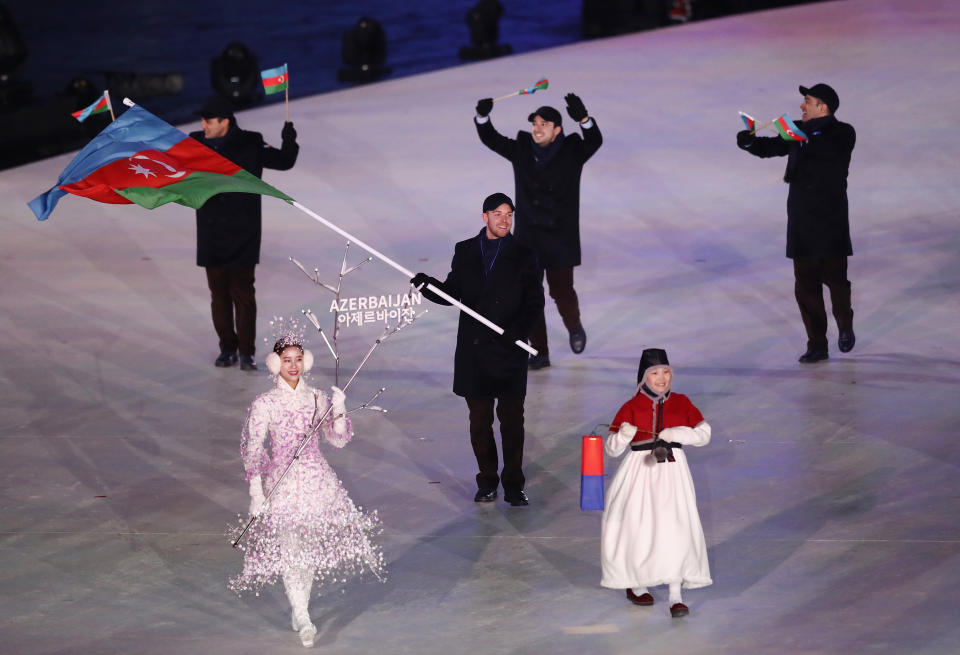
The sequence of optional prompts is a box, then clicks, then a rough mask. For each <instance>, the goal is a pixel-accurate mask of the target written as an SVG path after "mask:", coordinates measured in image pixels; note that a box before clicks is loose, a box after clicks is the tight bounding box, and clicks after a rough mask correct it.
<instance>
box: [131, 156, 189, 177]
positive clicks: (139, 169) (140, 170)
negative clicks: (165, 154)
mask: <svg viewBox="0 0 960 655" xmlns="http://www.w3.org/2000/svg"><path fill="white" fill-rule="evenodd" d="M130 159H146V160H147V161H152V162H153V163H155V164H159V165H160V166H163V167H164V168H165V169H167V170H168V171H169V172H170V174H169V175H167V176H166V177H170V178H173V179H177V178H180V177H183V176H184V175H186V174H187V171H180V170H177V169H176V168H174V167H173V166H171V165H170V164H167V163H164V162H162V161H159V160H156V159H152V158H150V157H147V156H146V155H134V156H133V157H131V158H130ZM130 170H131V171H133V172H134V173H135V174H137V175H141V174H142V175H143V176H144V177H145V178H149V177H150V176H151V175H156V172H155V171H152V170H150V169H149V168H147V167H145V166H141V165H140V164H137V163H134V164H133V165H132V166H130Z"/></svg>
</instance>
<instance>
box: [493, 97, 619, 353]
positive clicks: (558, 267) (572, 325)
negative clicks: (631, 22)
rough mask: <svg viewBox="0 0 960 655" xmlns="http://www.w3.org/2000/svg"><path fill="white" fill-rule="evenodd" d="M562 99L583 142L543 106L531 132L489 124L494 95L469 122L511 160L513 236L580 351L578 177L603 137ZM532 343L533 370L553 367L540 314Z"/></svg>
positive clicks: (582, 110) (579, 108) (583, 338)
mask: <svg viewBox="0 0 960 655" xmlns="http://www.w3.org/2000/svg"><path fill="white" fill-rule="evenodd" d="M566 101H567V114H569V115H570V118H572V119H573V120H575V121H576V122H577V123H579V124H580V129H581V130H582V131H583V138H582V139H581V138H580V136H579V135H578V134H568V135H565V134H564V133H563V125H562V122H563V118H562V117H561V116H560V112H558V111H557V110H556V109H554V108H553V107H540V108H539V109H537V110H536V111H535V112H533V113H532V114H530V116H529V117H528V119H529V121H530V123H531V131H530V132H523V131H521V132H517V138H516V139H510V138H507V137H505V136H503V135H502V134H500V133H499V132H497V131H496V130H495V129H494V127H493V123H492V122H491V121H490V117H489V114H490V112H491V110H492V109H493V100H492V99H491V98H484V99H483V100H480V101H479V102H478V103H477V116H476V118H475V119H474V122H475V123H476V126H477V134H479V135H480V140H481V141H482V142H483V145H485V146H487V147H488V148H490V149H491V150H493V151H494V152H496V153H497V154H498V155H500V156H501V157H504V158H505V159H507V160H509V161H510V163H511V164H513V179H514V184H515V186H516V197H517V220H516V227H515V228H514V233H515V234H516V237H517V240H519V241H520V243H522V244H524V245H526V246H529V247H530V248H532V249H533V250H534V252H536V253H537V257H538V259H539V260H540V265H541V266H542V267H543V268H544V269H545V270H546V278H547V286H548V287H549V289H550V297H551V298H553V299H554V300H555V301H556V303H557V309H558V310H559V312H560V317H561V318H562V319H563V325H564V326H565V327H566V328H567V332H569V335H570V348H571V349H572V350H573V352H574V353H578V354H579V353H581V352H583V349H584V348H585V347H586V345H587V333H586V332H585V331H584V329H583V324H582V323H581V322H580V304H579V301H578V299H577V292H576V291H575V290H574V288H573V268H574V267H575V266H579V265H580V174H581V172H582V171H583V165H584V164H585V163H586V162H587V160H588V159H590V157H592V156H593V153H595V152H596V151H597V150H598V149H599V148H600V145H601V144H602V143H603V137H602V136H601V134H600V128H599V127H598V126H597V123H596V121H595V120H594V119H593V118H591V117H590V115H589V114H588V113H587V109H586V107H584V105H583V102H582V101H581V100H580V98H578V97H577V96H576V95H574V94H572V93H569V94H567V96H566ZM541 284H542V282H541ZM530 345H532V346H533V347H534V348H535V349H536V350H537V351H539V355H536V356H534V357H531V358H530V362H529V366H530V368H532V369H539V368H543V367H544V366H550V355H549V349H548V347H547V324H546V321H545V318H544V316H543V314H542V313H541V315H540V318H539V320H538V321H537V322H536V324H535V325H534V326H533V330H532V331H531V333H530Z"/></svg>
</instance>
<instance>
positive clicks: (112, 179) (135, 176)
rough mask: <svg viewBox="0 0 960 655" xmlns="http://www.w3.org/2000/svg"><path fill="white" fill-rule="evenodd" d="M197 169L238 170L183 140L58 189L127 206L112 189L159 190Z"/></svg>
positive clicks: (143, 152)
mask: <svg viewBox="0 0 960 655" xmlns="http://www.w3.org/2000/svg"><path fill="white" fill-rule="evenodd" d="M196 170H202V171H209V172H211V173H219V174H221V175H234V174H235V173H237V172H238V171H240V170H241V168H240V167H239V166H237V165H236V164H234V163H233V162H231V161H230V160H228V159H226V158H224V157H221V156H220V155H218V154H217V153H215V152H214V151H213V150H210V149H209V148H207V147H205V146H203V145H201V144H200V143H199V142H198V141H196V140H194V139H190V138H186V139H184V140H183V141H180V142H179V143H177V144H175V145H174V146H173V147H171V148H170V149H169V150H167V151H166V152H161V151H160V150H143V151H141V152H138V153H136V154H135V155H133V156H132V157H126V158H124V159H118V160H116V161H113V162H110V163H109V164H107V165H106V166H101V167H100V168H98V169H97V170H95V171H93V172H92V173H90V175H88V176H87V177H85V178H84V179H82V180H79V181H77V182H74V183H72V184H67V185H64V186H61V187H60V188H61V189H63V190H64V191H67V192H68V193H72V194H74V195H78V196H83V197H84V198H90V199H91V200H96V201H98V202H108V203H113V204H130V201H129V200H127V199H126V198H124V197H123V196H121V195H120V194H118V193H116V191H115V189H127V188H130V187H150V188H153V189H159V188H162V187H165V186H168V185H170V184H176V183H177V182H182V181H183V180H184V179H186V178H187V177H188V176H189V175H190V173H192V172H194V171H196Z"/></svg>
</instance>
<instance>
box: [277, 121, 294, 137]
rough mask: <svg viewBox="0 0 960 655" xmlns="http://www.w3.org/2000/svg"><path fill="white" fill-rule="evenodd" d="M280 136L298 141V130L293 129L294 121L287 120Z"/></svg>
mask: <svg viewBox="0 0 960 655" xmlns="http://www.w3.org/2000/svg"><path fill="white" fill-rule="evenodd" d="M280 138H281V139H283V140H284V141H296V140H297V131H296V130H295V129H293V123H291V122H290V121H287V122H286V123H284V124H283V129H282V130H280Z"/></svg>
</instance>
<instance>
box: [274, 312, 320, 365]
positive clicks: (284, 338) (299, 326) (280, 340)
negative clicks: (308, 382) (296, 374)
mask: <svg viewBox="0 0 960 655" xmlns="http://www.w3.org/2000/svg"><path fill="white" fill-rule="evenodd" d="M270 327H271V328H272V329H271V337H270V338H271V339H272V340H273V352H271V353H270V354H269V355H267V360H266V364H267V370H269V371H270V373H271V374H273V375H277V374H279V373H280V355H281V353H283V351H284V349H286V348H289V347H291V346H296V347H298V348H300V350H302V351H303V372H304V373H306V372H307V371H309V370H310V369H311V368H313V353H312V352H310V351H309V350H307V349H306V348H304V342H305V341H306V331H307V324H306V323H302V322H300V321H297V319H295V318H293V317H290V318H286V319H285V318H283V317H281V316H274V317H273V320H272V321H270ZM264 341H265V342H266V343H267V345H268V346H269V344H270V341H269V340H268V339H267V338H266V337H264Z"/></svg>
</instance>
